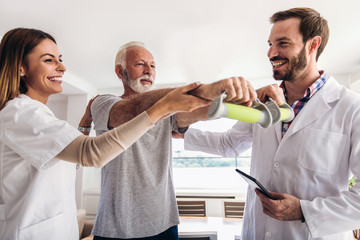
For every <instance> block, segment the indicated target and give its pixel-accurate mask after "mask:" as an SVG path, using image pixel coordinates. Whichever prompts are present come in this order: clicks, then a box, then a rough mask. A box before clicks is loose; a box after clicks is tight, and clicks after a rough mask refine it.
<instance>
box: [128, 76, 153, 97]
mask: <svg viewBox="0 0 360 240" xmlns="http://www.w3.org/2000/svg"><path fill="white" fill-rule="evenodd" d="M141 79H149V80H151V82H152V84H151V85H148V84H145V85H144V84H142V83H141ZM125 81H126V84H127V85H128V86H129V87H130V88H131V89H132V90H133V91H134V92H137V93H144V92H148V91H150V90H151V89H153V86H154V82H155V79H154V78H153V77H152V76H150V75H147V74H144V75H142V76H141V77H138V78H137V79H135V80H131V79H130V78H129V77H128V76H127V77H126V79H125Z"/></svg>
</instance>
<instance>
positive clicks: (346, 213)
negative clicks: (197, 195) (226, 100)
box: [185, 77, 360, 240]
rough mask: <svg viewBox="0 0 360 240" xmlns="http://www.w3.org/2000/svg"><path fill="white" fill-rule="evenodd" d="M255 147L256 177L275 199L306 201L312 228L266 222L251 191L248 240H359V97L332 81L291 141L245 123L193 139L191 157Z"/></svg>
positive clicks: (193, 133)
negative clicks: (356, 239)
mask: <svg viewBox="0 0 360 240" xmlns="http://www.w3.org/2000/svg"><path fill="white" fill-rule="evenodd" d="M252 141H253V142H252ZM251 144H252V160H251V168H250V174H251V175H252V176H254V177H255V178H257V179H258V180H260V182H261V183H263V185H264V186H265V187H266V188H267V189H269V190H271V191H274V192H280V193H288V194H291V195H294V196H295V197H297V198H299V199H300V200H301V201H300V202H301V208H302V211H303V214H304V216H305V219H306V223H301V222H300V221H278V220H276V219H274V218H271V217H269V216H267V215H265V214H264V213H263V211H262V206H261V202H260V201H259V199H258V197H257V196H256V194H255V192H254V190H253V189H250V188H249V189H248V193H247V200H246V210H245V216H244V224H243V231H242V239H276V240H281V239H292V240H294V239H299V240H300V239H301V240H303V239H334V240H335V239H342V240H343V239H353V237H351V236H352V233H351V230H352V229H356V228H360V184H357V185H356V186H355V187H354V188H353V189H352V190H351V191H348V180H349V178H350V176H351V173H352V174H354V175H355V176H356V177H357V178H359V177H360V97H359V95H358V94H356V93H353V92H351V91H349V90H347V89H346V88H344V87H342V86H340V85H339V84H338V83H337V82H336V81H335V79H333V78H332V77H330V78H329V79H328V80H327V82H326V83H325V85H324V86H323V87H322V88H321V89H320V90H319V92H318V93H316V94H315V95H314V96H313V97H312V98H311V99H310V100H309V102H308V103H307V104H306V105H305V107H304V108H303V109H302V110H301V111H300V113H299V114H298V115H297V116H296V118H295V119H294V121H293V122H292V124H291V126H290V128H289V129H288V131H287V132H286V134H285V135H284V137H283V138H282V137H281V123H277V124H275V125H274V126H272V127H270V128H266V129H265V128H261V127H260V126H258V125H256V124H248V123H243V122H237V123H236V124H235V125H234V126H233V128H232V129H230V130H229V131H228V132H227V133H222V134H220V133H215V134H214V133H209V132H200V131H198V130H189V131H188V132H187V133H186V134H185V149H188V150H200V151H205V152H209V153H213V154H219V155H223V156H237V155H239V154H240V153H241V152H242V151H244V150H245V149H247V148H249V147H251ZM234 174H236V173H235V171H234ZM239 181H242V180H241V179H240V178H239Z"/></svg>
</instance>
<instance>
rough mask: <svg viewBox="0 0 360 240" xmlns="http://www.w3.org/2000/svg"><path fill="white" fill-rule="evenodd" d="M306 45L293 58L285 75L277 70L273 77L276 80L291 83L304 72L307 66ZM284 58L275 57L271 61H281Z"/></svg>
mask: <svg viewBox="0 0 360 240" xmlns="http://www.w3.org/2000/svg"><path fill="white" fill-rule="evenodd" d="M305 53H306V52H305V45H304V47H303V48H302V49H301V51H300V53H299V54H298V55H297V56H295V57H292V58H291V59H290V61H288V62H289V67H288V70H287V71H286V72H285V74H281V73H280V72H279V71H277V70H275V71H274V74H273V77H274V79H275V80H284V81H290V80H292V79H294V78H296V77H297V75H298V74H299V72H300V71H302V70H304V69H305V67H306V66H307V62H306V54H305ZM280 59H283V58H279V57H274V58H272V59H271V61H275V60H280Z"/></svg>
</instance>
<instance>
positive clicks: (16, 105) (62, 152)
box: [0, 28, 209, 240]
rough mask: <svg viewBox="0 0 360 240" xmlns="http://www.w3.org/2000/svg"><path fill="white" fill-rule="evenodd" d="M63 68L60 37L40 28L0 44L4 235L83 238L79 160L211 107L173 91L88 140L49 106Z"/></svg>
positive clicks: (93, 160)
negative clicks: (80, 231) (174, 116)
mask: <svg viewBox="0 0 360 240" xmlns="http://www.w3.org/2000/svg"><path fill="white" fill-rule="evenodd" d="M65 71H66V68H65V66H64V65H63V63H62V55H61V54H60V53H59V50H58V48H57V45H56V42H55V39H54V38H53V37H52V36H50V35H49V34H47V33H45V32H43V31H40V30H36V29H25V28H17V29H13V30H10V31H9V32H7V33H6V34H5V36H4V37H3V39H2V41H1V44H0V236H1V239H2V240H15V239H61V240H64V239H71V240H73V239H78V237H79V235H78V227H77V220H76V205H75V166H76V165H75V164H74V163H79V164H81V165H83V166H95V167H101V166H103V165H105V164H106V163H107V162H109V161H110V160H111V159H113V158H114V157H115V156H117V155H118V154H119V153H120V152H122V151H124V150H125V149H126V148H127V147H129V146H130V145H131V144H132V143H134V142H135V141H136V140H137V139H138V138H139V137H141V136H142V135H143V134H144V133H145V132H146V131H147V130H148V129H150V128H151V127H152V126H154V124H155V122H157V121H158V120H159V119H161V118H163V117H166V116H168V115H171V114H173V113H175V112H179V111H186V112H188V111H192V110H194V109H196V108H198V107H203V106H206V105H208V104H209V101H207V100H203V99H200V98H197V97H194V96H191V95H188V94H186V93H187V92H189V91H190V90H192V89H194V88H196V87H197V84H195V83H193V84H189V85H187V86H184V87H180V88H177V89H175V90H172V91H170V92H169V93H168V94H166V95H165V96H164V97H163V98H161V99H160V100H158V101H157V102H156V103H155V104H154V105H153V106H152V107H151V108H149V109H148V110H146V111H145V112H143V113H141V114H140V115H138V116H137V117H135V118H134V119H132V120H131V121H129V122H127V123H125V124H123V125H121V126H119V127H116V128H114V129H113V130H112V131H109V132H108V133H106V134H103V135H101V136H98V137H86V136H84V135H82V134H81V133H80V132H79V131H78V130H77V129H76V128H74V127H72V126H70V125H69V124H68V123H67V122H65V121H62V120H59V119H57V118H56V117H55V116H54V114H53V113H52V112H51V110H50V109H49V108H48V107H47V106H46V105H45V104H46V103H47V100H48V98H49V96H50V95H52V94H55V93H60V92H61V91H62V87H61V83H62V76H63V74H64V72H65Z"/></svg>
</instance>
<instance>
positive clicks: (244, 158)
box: [173, 118, 251, 194]
mask: <svg viewBox="0 0 360 240" xmlns="http://www.w3.org/2000/svg"><path fill="white" fill-rule="evenodd" d="M235 123H236V120H232V119H226V118H222V119H216V120H210V121H202V122H198V123H195V124H193V125H192V126H191V127H192V128H197V129H200V130H202V131H213V132H226V131H227V130H228V129H230V128H231V127H232V126H233V125H234V124H235ZM250 157H251V149H249V150H247V151H246V152H244V153H243V154H241V155H240V156H238V157H235V158H223V157H221V156H217V155H212V154H207V153H203V152H198V151H187V150H184V140H182V139H173V173H174V184H175V189H176V191H177V192H189V193H191V192H200V193H201V192H207V193H214V194H216V193H222V192H234V193H239V194H245V193H246V189H247V183H246V182H245V181H244V180H242V178H241V177H240V176H238V173H236V172H235V168H239V169H241V170H242V171H245V172H247V173H248V172H249V169H250Z"/></svg>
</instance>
